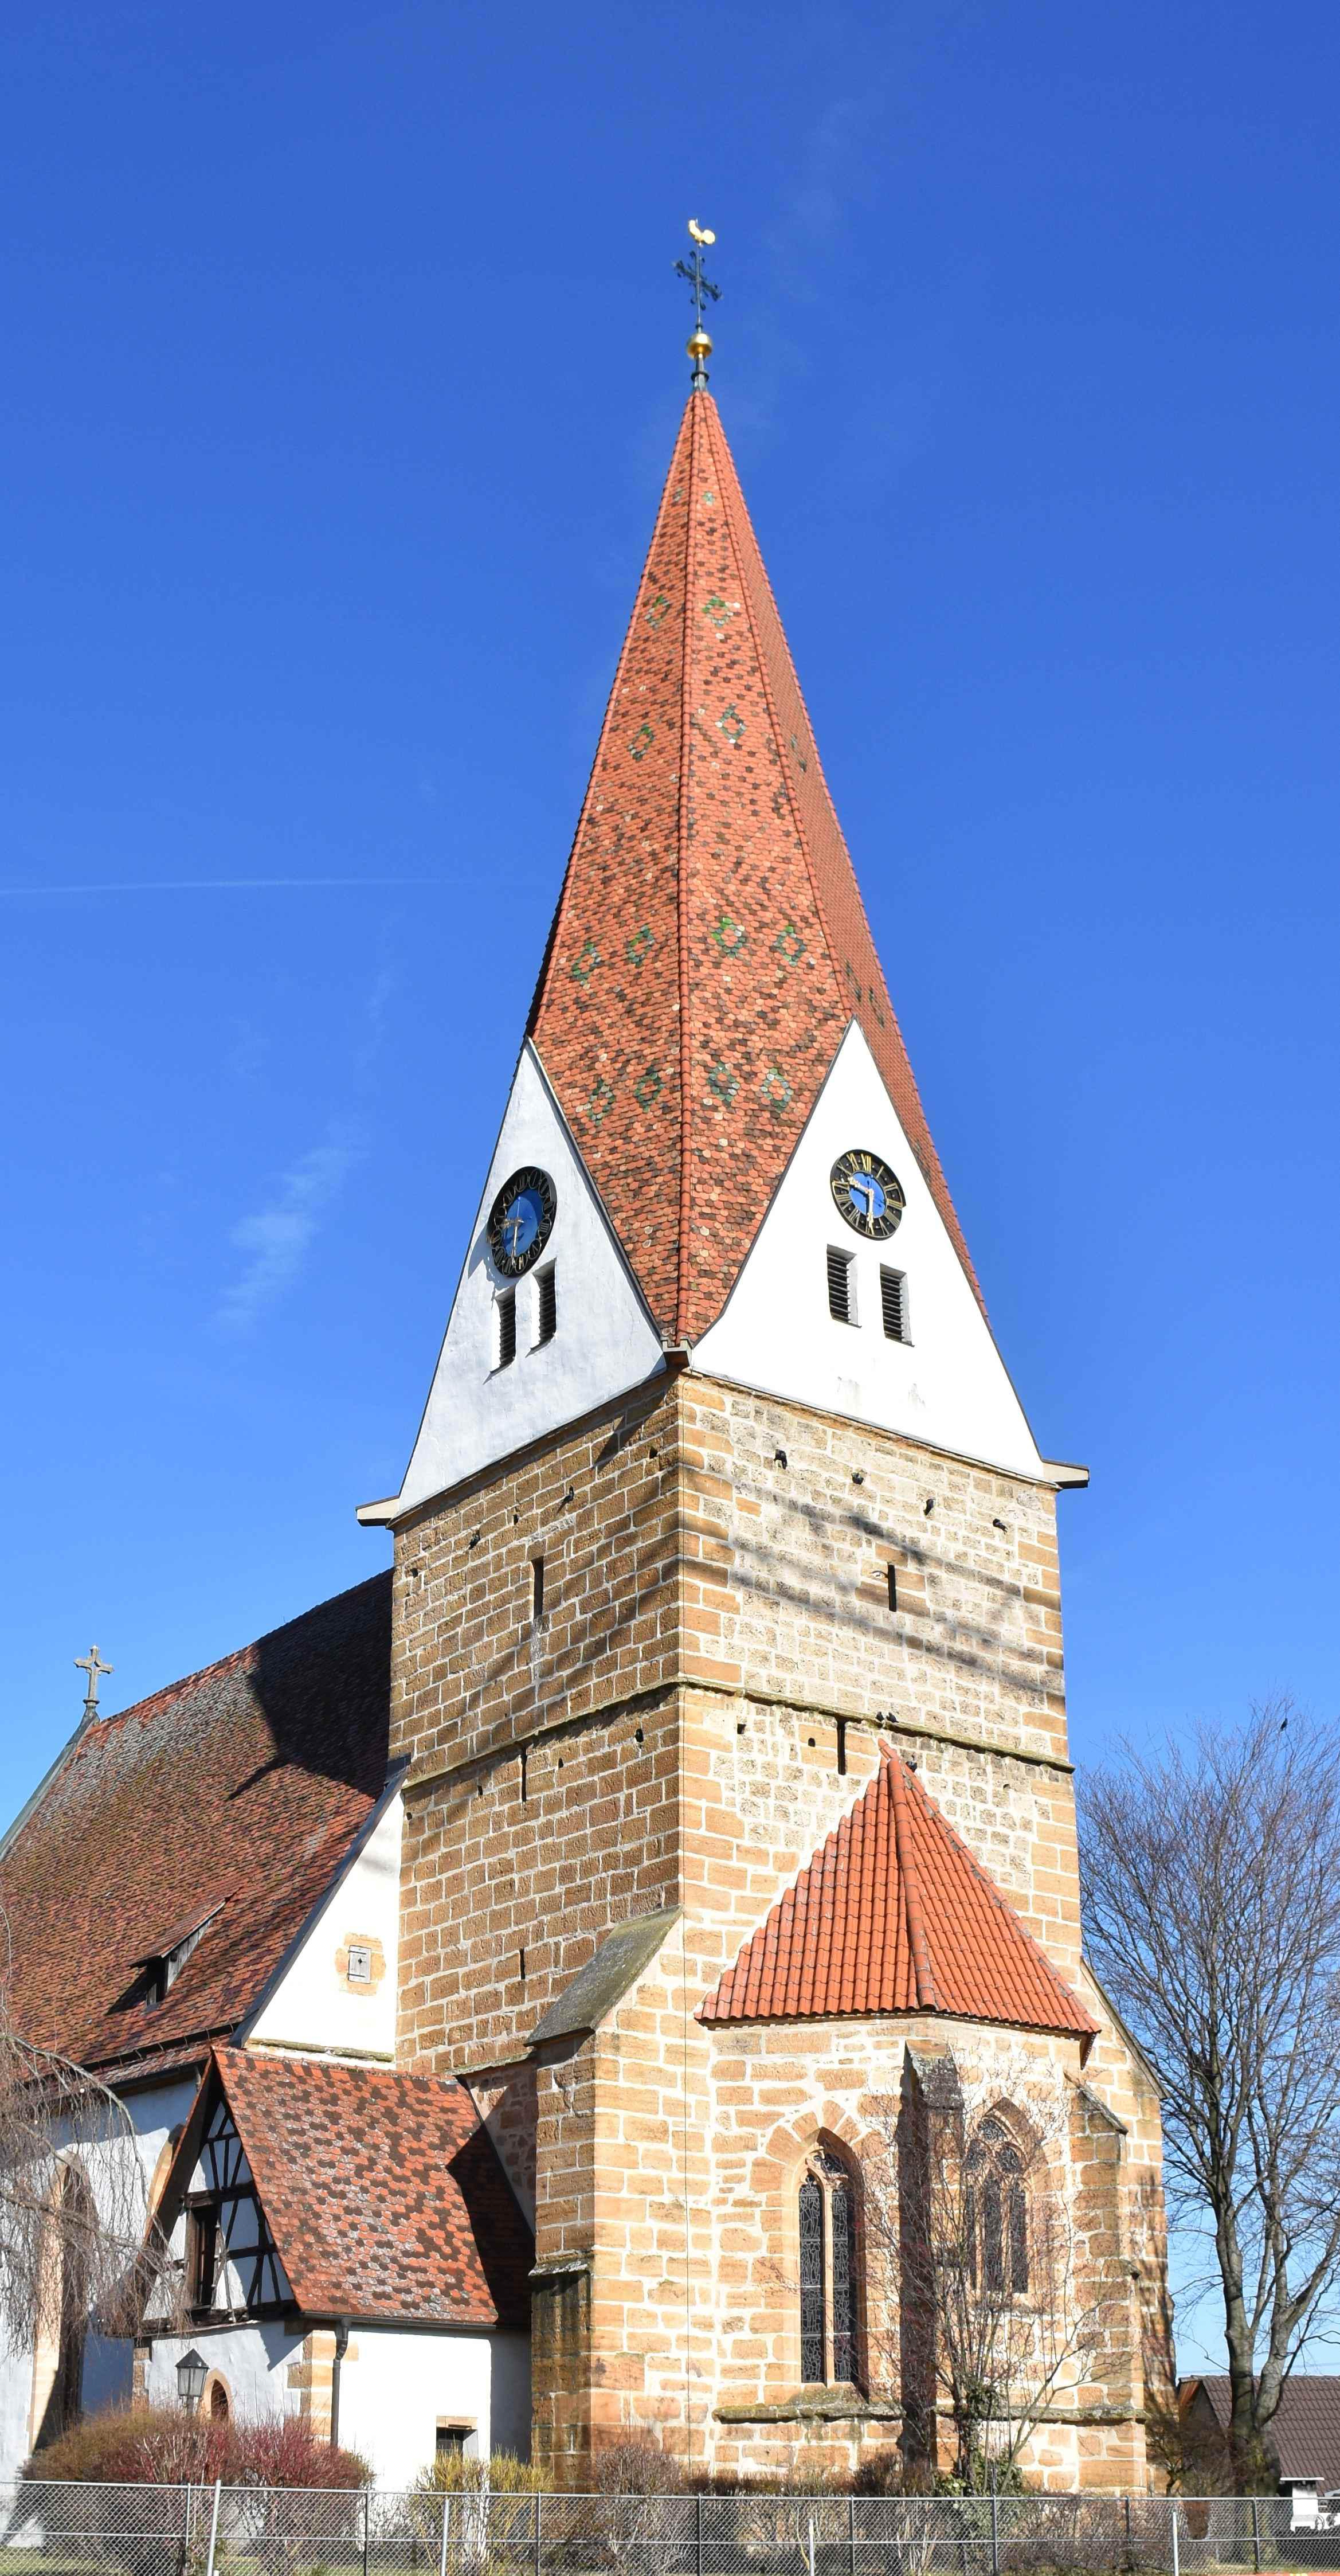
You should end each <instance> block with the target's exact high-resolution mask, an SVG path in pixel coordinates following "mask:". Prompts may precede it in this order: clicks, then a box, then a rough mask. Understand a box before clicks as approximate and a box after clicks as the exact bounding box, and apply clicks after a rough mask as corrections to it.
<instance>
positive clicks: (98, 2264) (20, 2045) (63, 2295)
mask: <svg viewBox="0 0 1340 2576" xmlns="http://www.w3.org/2000/svg"><path fill="white" fill-rule="evenodd" d="M165 2289H166V2293H167V2297H168V2304H169V2306H171V2305H172V2303H173V2300H174V2298H175V2278H174V2270H173V2266H172V2265H171V2262H170V2258H169V2256H168V2252H167V2248H166V2247H165V2246H164V2245H162V2244H161V2243H160V2242H159V2241H158V2239H157V2234H156V2231H155V2230H154V2229H153V2228H152V2226H151V2224H150V2211H149V2204H148V2189H147V2184H146V2180H145V2175H144V2169H143V2164H142V2160H141V2156H140V2152H139V2147H138V2143H137V2140H136V2137H135V2132H134V2128H133V2125H132V2123H131V2120H130V2117H129V2114H128V2112H127V2111H126V2109H125V2106H124V2104H123V2103H122V2102H120V2101H119V2100H118V2099H117V2096H116V2095H115V2094H114V2093H113V2092H111V2091H109V2089H108V2087H107V2086H106V2085H104V2084H102V2083H100V2082H99V2081H98V2079H97V2077H96V2076H94V2075H91V2074H89V2072H88V2071H87V2069H86V2068H84V2067H81V2066H76V2065H73V2064H72V2063H71V2062H70V2060H69V2059H68V2058H64V2057H62V2056H60V2055H59V2054H58V2053H57V2052H56V2051H55V2050H53V2049H48V2048H42V2047H38V2046H36V2045H35V2044H34V2043H33V2042H32V2041H30V2040H26V2039H24V2038H23V2037H22V2036H21V2035H20V2034H19V2032H18V2031H17V2030H16V2029H15V2028H14V2026H13V2022H12V2020H11V2018H10V2012H9V2005H8V1998H7V1995H6V1993H5V1992H4V1990H3V1988H0V2339H2V2340H3V2341H4V2342H5V2343H7V2344H8V2346H9V2347H10V2349H11V2350H17V2351H25V2350H31V2349H33V2348H35V2347H41V2346H45V2347H46V2348H47V2349H48V2351H49V2352H50V2353H51V2354H52V2356H53V2363H54V2379H53V2387H52V2398H51V2403H50V2406H49V2408H48V2414H49V2417H50V2429H52V2430H59V2429H61V2427H62V2425H63V2423H64V2422H65V2421H67V2420H68V2419H69V2417H70V2416H71V2414H72V2413H73V2412H74V2410H75V2408H76V2407H77V2404H78V2393H79V2388H78V2383H79V2377H80V2373H81V2369H82V2359H83V2347H84V2341H85V2338H86V2336H87V2334H88V2333H89V2332H90V2331H91V2330H92V2331H97V2332H101V2333H104V2334H112V2335H122V2334H130V2333H133V2332H134V2331H135V2330H136V2328H137V2327H138V2325H139V2324H140V2322H141V2320H142V2318H143V2315H144V2311H145V2306H146V2302H147V2301H148V2300H149V2298H150V2297H151V2296H155V2304H156V2305H159V2306H161V2305H162V2303H163V2295H164V2290H165Z"/></svg>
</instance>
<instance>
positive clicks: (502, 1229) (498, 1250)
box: [488, 1163, 558, 1279]
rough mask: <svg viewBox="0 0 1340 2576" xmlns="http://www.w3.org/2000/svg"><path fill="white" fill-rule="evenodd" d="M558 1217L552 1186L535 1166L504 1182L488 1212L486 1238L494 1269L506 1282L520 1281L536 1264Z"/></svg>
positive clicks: (513, 1175) (514, 1173) (546, 1174)
mask: <svg viewBox="0 0 1340 2576" xmlns="http://www.w3.org/2000/svg"><path fill="white" fill-rule="evenodd" d="M557 1213H558V1199H557V1197H556V1195H555V1191H554V1184H553V1182H552V1181H551V1180H550V1178H549V1175H548V1173H547V1172H542V1171H541V1170H540V1169H539V1167H538V1165H537V1164H534V1163H528V1164H527V1165H526V1168H525V1170H524V1171H520V1172H513V1174H512V1177H511V1179H510V1181H504V1182H503V1185H502V1188H501V1189H500V1190H499V1192H498V1195H497V1197H496V1199H495V1200H494V1202H493V1205H492V1207H491V1209H490V1210H489V1223H488V1237H489V1250H490V1252H491V1253H492V1255H493V1261H494V1267H495V1269H498V1270H501V1272H502V1274H503V1277H504V1278H505V1279H519V1278H520V1277H521V1274H522V1272H523V1271H525V1270H529V1268H530V1266H531V1264H532V1262H534V1261H538V1260H539V1257H540V1254H541V1253H542V1252H543V1250H544V1247H545V1245H546V1243H547V1242H548V1240H549V1237H550V1234H551V1233H552V1231H553V1223H554V1218H555V1216H556V1215H557Z"/></svg>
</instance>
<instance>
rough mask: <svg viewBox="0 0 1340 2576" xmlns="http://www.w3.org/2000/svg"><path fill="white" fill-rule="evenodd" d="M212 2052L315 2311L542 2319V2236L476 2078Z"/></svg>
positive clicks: (172, 2198)
mask: <svg viewBox="0 0 1340 2576" xmlns="http://www.w3.org/2000/svg"><path fill="white" fill-rule="evenodd" d="M213 2064H214V2072H215V2075H216V2077H217V2080H218V2081H219V2082H220V2083H221V2084H222V2086H223V2090H224V2093H225V2095H226V2097H227V2102H228V2107H229V2109H230V2111H231V2113H232V2116H233V2121H234V2125H235V2127H236V2129H237V2133H238V2136H239V2138H240V2139H241V2141H242V2147H243V2151H244V2153H245V2155H246V2159H247V2162H248V2164H249V2165H250V2167H251V2172H252V2178H253V2180H254V2182H255V2185H256V2189H257V2192H258V2193H259V2195H260V2201H261V2206H262V2208H263V2209H264V2211H265V2215H266V2217H267V2219H268V2220H269V2224H270V2233H271V2235H272V2236H273V2238H274V2240H275V2245H276V2248H277V2250H278V2253H279V2259H280V2261H281V2262H282V2264H283V2266H284V2270H285V2271H286V2273H287V2274H288V2279H289V2286H290V2288H291V2289H292V2291H293V2295H294V2299H295V2301H296V2303H297V2305H298V2307H299V2308H301V2309H302V2310H303V2311H304V2313H305V2314H306V2315H308V2316H348V2317H351V2318H358V2317H363V2318H369V2319H371V2318H379V2319H386V2320H395V2321H398V2322H400V2323H403V2324H415V2323H417V2324H436V2325H446V2324H453V2325H460V2326H500V2327H503V2328H505V2329H507V2330H508V2331H512V2332H516V2333H525V2332H527V2331H528V2330H529V2326H530V2288H529V2273H530V2268H531V2265H532V2263H533V2262H534V2259H535V2252H534V2244H533V2240H532V2238H531V2233H530V2230H529V2228H528V2227H527V2225H526V2222H525V2219H524V2218H523V2217H522V2214H521V2211H520V2209H519V2207H518V2206H517V2202H516V2200H515V2198H514V2196H513V2193H512V2190H511V2187H510V2185H509V2183H508V2181H507V2178H506V2175H505V2174H504V2172H503V2169H502V2166H501V2164H500V2163H499V2160H498V2155H497V2151H496V2149H495V2148H494V2146H493V2143H492V2140H491V2139H490V2137H489V2135H488V2132H487V2130H486V2129H485V2128H483V2127H482V2126H481V2124H480V2120H479V2116H478V2113H477V2112H476V2110H475V2106H474V2104H473V2102H472V2101H471V2099H470V2096H469V2094H468V2093H467V2092H466V2090H465V2087H464V2086H463V2085H461V2084H458V2083H456V2082H455V2080H454V2078H452V2077H450V2076H447V2077H440V2076H433V2075H399V2074H396V2073H394V2072H393V2071H392V2070H391V2069H390V2068H389V2067H375V2066H337V2065H326V2064H322V2063H321V2062H320V2061H318V2060H315V2059H311V2058H306V2059H294V2058H284V2057H264V2056H259V2055H256V2054H253V2053H252V2052H251V2051H250V2050H247V2049H241V2048H222V2049H220V2050H218V2052H217V2054H216V2056H215V2058H214V2061H213ZM208 2081H209V2079H207V2081H206V2089H207V2090H208ZM196 2125H197V2124H196V2123H195V2122H194V2121H192V2122H190V2123H188V2127H187V2132H186V2136H185V2138H184V2140H183V2146H182V2150H181V2151H180V2152H179V2155H178V2164H177V2170H176V2172H175V2173H174V2174H173V2175H172V2176H171V2177H170V2178H169V2182H168V2187H167V2192H166V2193H165V2195H164V2204H163V2215H164V2218H165V2220H167V2221H168V2222H169V2223H170V2219H171V2215H172V2214H173V2209H174V2207H175V2202H176V2200H177V2198H178V2196H179V2193H180V2191H182V2190H184V2188H185V2185H186V2183H187V2181H188V2180H189V2175H188V2174H187V2173H186V2172H185V2171H184V2170H183V2167H184V2164H185V2162H186V2160H187V2159H188V2158H189V2160H190V2162H191V2164H192V2165H193V2164H194V2161H195V2157H196V2155H197V2154H198V2152H199V2149H198V2141H197V2140H196V2138H195V2137H194V2136H193V2134H192V2133H193V2131H194V2130H195V2129H196Z"/></svg>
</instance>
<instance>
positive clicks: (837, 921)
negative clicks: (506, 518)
mask: <svg viewBox="0 0 1340 2576" xmlns="http://www.w3.org/2000/svg"><path fill="white" fill-rule="evenodd" d="M853 1018H855V1019H857V1020H859V1021H860V1023H861V1026H862V1028H863V1029H864V1031H865V1034H866V1036H867V1038H868V1039H869V1042H870V1046H871V1049H872V1052H873V1054H874V1057H875V1061H876V1063H877V1064H878V1066H879V1068H880V1071H881V1073H882V1074H883V1077H884V1080H885V1083H886V1084H887V1086H888V1089H889V1092H890V1094H891V1096H892V1099H893V1101H894V1104H895V1106H896V1108H897V1110H898V1114H899V1116H900V1118H901V1119H902V1122H903V1125H904V1127H905V1128H906V1131H907V1134H908V1137H909V1139H910V1141H911V1146H912V1150H913V1152H914V1154H915V1155H916V1157H917V1160H918V1162H919V1164H920V1165H921V1168H922V1171H923V1172H924V1174H925V1176H926V1180H927V1182H928V1184H929V1187H930V1189H931V1191H932V1192H933V1194H934V1197H935V1200H936V1203H937V1205H938V1207H939V1210H940V1213H941V1215H942V1217H943V1218H944V1221H945V1224H946V1225H947V1227H948V1228H949V1232H950V1235H951V1236H952V1238H953V1241H954V1244H955V1246H956V1248H957V1250H958V1254H959V1258H960V1260H961V1261H962V1263H963V1266H964V1269H965V1271H966V1272H967V1275H968V1278H969V1279H970V1280H971V1282H972V1285H973V1288H974V1291H975V1292H976V1293H977V1294H978V1296H979V1299H980V1291H978V1290H977V1282H976V1279H975V1277H974V1274H973V1269H972V1264H971V1261H970V1260H969V1257H968V1250H967V1245H966V1244H965V1242H964V1240H963V1235H962V1231H961V1229H960V1227H959V1222H958V1219H957V1217H956V1215H955V1213H954V1208H953V1204H952V1201H951V1199H950V1196H949V1191H948V1188H947V1186H946V1183H945V1178H944V1174H943V1172H942V1171H941V1169H940V1164H939V1159H938V1156H937V1154H936V1151H935V1147H934V1145H933V1144H932V1142H931V1137H930V1131H929V1129H928V1127H927V1125H926V1120H925V1115H924V1113H923V1110H922V1106H921V1101H920V1099H919V1097H918V1093H917V1087H916V1083H915V1081H914V1079H913V1076H912V1069H911V1066H910V1065H909V1063H908V1060H907V1053H906V1050H905V1048H904V1046H903V1041H902V1037H901V1034H900V1032H899V1028H898V1023H897V1020H896V1019H895V1017H894V1013H893V1005H892V1003H891V1002H890V1000H889V995H888V990H887V987H886V985H885V982H884V976H883V973H882V971H881V968H880V964H879V960H878V958H877V957H876V955H875V950H874V944H873V942H872V940H871V936H870V930H869V925H868V923H867V921H866V917H865V911H864V908H863V906H862V902H861V897H860V893H859V891H858V888H857V884H856V878H855V874H854V872H853V869H852V864H851V860H850V858H849V856H848V854H847V848H846V844H845V842H844V841H843V838H842V833H841V830H840V828H839V825H838V821H837V816H836V814H835V813H834V810H833V805H832V801H831V799H830V797H829V793H828V788H827V785H826V783H825V780H824V774H823V771H822V769H821V767H820V765H819V755H818V752H817V751H816V749H815V746H814V737H813V734H812V732H811V730H810V723H809V717H808V715H807V714H806V711H805V703H804V700H803V698H802V697H801V694H800V687H799V683H798V682H797V679H796V675H795V671H794V668H793V666H792V662H791V655H790V651H789V649H788V646H787V642H786V638H785V636H784V634H783V632H782V626H781V620H780V618H779V617H778V614H777V608H776V604H775V602H774V600H773V596H772V592H771V590H770V588H769V586H768V577H767V574H766V573H765V571H764V569H763V562H762V558H761V556H760V554H759V551H758V544H757V540H756V539H755V536H754V532H753V529H752V527H751V526H750V523H749V514H748V512H747V510H746V508H745V505H744V498H743V495H742V493H741V490H740V485H739V480H738V478H737V475H736V471H735V466H734V463H733V461H732V458H731V454H730V450H729V448H728V447H727V445H726V439H725V434H724V432H723V430H722V427H721V422H720V420H719V418H718V416H717V411H716V406H715V404H714V403H713V401H712V398H711V396H710V394H707V393H695V394H692V395H691V396H690V398H689V403H688V408H687V410H686V411H685V414H684V419H683V423H682V426H681V428H680V432H679V438H678V441H677V443H676V447H675V452H674V457H673V460H672V463H671V467H670V474H669V478H668V480H667V482H666V486H665V491H664V494H663V496H662V500H661V507H660V513H659V516H658V518H657V521H656V532H655V535H654V536H653V538H652V543H651V552H650V554H649V555H648V558H647V568H646V573H645V576H644V579H643V583H642V588H641V591H640V593H639V596H638V600H637V605H636V607H635V608H634V611H633V619H632V624H631V625H630V627H629V629H628V634H627V638H626V640H625V643H624V648H623V653H622V655H621V657H620V661H619V666H618V670H617V672H616V674H615V679H614V688H613V691H612V694H611V697H610V701H609V706H608V709H607V711H606V715H605V722H604V727H603V730H602V733H601V737H600V743H599V747H598V749H597V752H596V759H595V766H594V768H593V770H592V773H591V781H590V785H589V787H588V789H587V793H586V802H585V804H584V806H583V809H582V814H581V819H580V821H579V823H578V826H577V835H576V840H575V842H574V845H573V851H572V856H571V859H570V860H569V863H568V872H567V876H566V878H565V880H564V885H563V892H562V896H561V898H560V901H559V907H558V911H557V914H556V915H555V919H554V924H553V928H552V930H551V932H550V936H549V947H548V951H547V953H546V957H545V962H544V967H543V970H542V973H541V976H540V983H539V988H538V990H537V993H536V996H535V1002H534V1005H533V1008H532V1012H531V1021H530V1027H531V1034H532V1036H533V1038H534V1041H535V1044H536V1047H537V1049H538V1051H539V1054H540V1056H541V1058H542V1060H543V1063H544V1066H545V1069H546V1072H547V1073H548V1076H549V1079H550V1081H551V1082H552V1083H553V1085H554V1087H555V1090H556V1092H557V1094H558V1098H559V1101H560V1103H561V1105H562V1108H563V1111H564V1114H565V1116H566V1117H567V1120H568V1122H569V1125H570V1126H571V1128H572V1130H573V1132H574V1134H575V1136H576V1138H577V1141H578V1143H579V1145H580V1147H581V1150H582V1153H583V1155H584V1157H585V1159H586V1163H587V1166H588V1168H589V1170H590V1172H591V1176H592V1178H593V1180H594V1181H595V1183H596V1185H597V1187H598V1189H599V1190H600V1192H601V1194H602V1196H603V1198H604V1201H605V1205H606V1208H607V1209H608V1211H609V1215H610V1217H611V1220H612V1222H613V1224H614V1226H615V1228H616V1231H617V1232H618V1234H619V1237H620V1240H621V1241H622V1243H623V1246H624V1249H625V1251H626V1253H627V1255H628V1258H629V1261H630V1262H631V1264H632V1267H633V1270H634V1271H635V1273H636V1275H637V1278H638V1280H639V1281H640V1283H641V1286H642V1289H643V1292H644V1294H645V1296H646V1298H647V1301H648V1303H649V1305H650V1307H651V1310H652V1312H653V1314H654V1315H655V1317H656V1318H657V1321H658V1322H659V1324H660V1325H661V1327H662V1329H663V1331H665V1332H666V1333H668V1334H672V1335H673V1336H674V1337H675V1338H677V1339H689V1340H692V1339H694V1338H696V1337H697V1336H698V1335H699V1334H701V1333H703V1332H704V1331H705V1330H706V1328H707V1326H708V1325H709V1324H710V1323H712V1322H713V1321H714V1320H715V1318H716V1317H717V1315H719V1314H720V1312H721V1309H722V1307H723V1305H724V1304H725V1301H726V1298H727V1296H728V1295H729V1293H730V1290H731V1287H732V1286H733V1284H734V1281H735V1279H736V1277H737V1275H738V1273H739V1270H740V1267H741V1264H742V1263H743V1261H744V1258H745V1255H746V1253H747V1252H748V1250H749V1246H750V1243H751V1241H752V1239H753V1236H754V1234H755V1233H756V1231H757V1228H758V1225H759V1223H760V1221H761V1218H762V1216H763V1214H764V1212H765V1210H766V1208H767V1205H768V1202H769V1199H770V1197H771V1195H772V1192H773V1190H774V1189H775V1187H776V1184H777V1182H778V1180H779V1179H780V1177H781V1174H782V1172H783V1171H784V1169H785V1167H786V1165H787V1162H788V1161H789V1159H790V1156H791V1153H792V1150H793V1148H794V1146H795V1143H796V1140H797V1138H798V1137H799V1134H800V1131H801V1128H802V1126H803V1125H804V1122H805V1120H806V1118H807V1117H808V1115H809V1112H810V1110H811V1109H812V1108H813V1106H814V1102H815V1100H816V1098H817V1096H818V1092H819V1088H820V1085H821V1084H822V1082H823V1079H824V1076H825V1074H826V1073H827V1071H828V1068H829V1066H830V1064H831V1063H832V1061H833V1057H834V1055H835V1054H836V1052H837V1048H838V1045H839V1043H840V1041H841V1038H842V1036H843V1033H844V1031H845V1029H846V1027H847V1025H848V1023H849V1022H850V1021H851V1020H852V1019H853ZM856 1141H857V1142H858V1143H859V1142H860V1141H861V1140H860V1139H859V1138H858V1139H857V1140H856Z"/></svg>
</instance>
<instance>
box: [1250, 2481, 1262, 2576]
mask: <svg viewBox="0 0 1340 2576" xmlns="http://www.w3.org/2000/svg"><path fill="white" fill-rule="evenodd" d="M1252 2565H1253V2567H1254V2568H1255V2569H1256V2576H1261V2499H1260V2497H1259V2496H1253V2497H1252Z"/></svg>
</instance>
